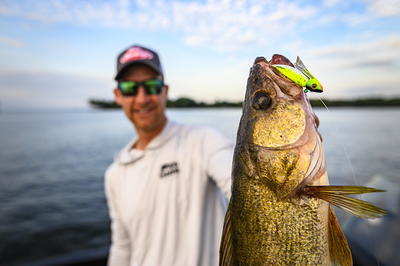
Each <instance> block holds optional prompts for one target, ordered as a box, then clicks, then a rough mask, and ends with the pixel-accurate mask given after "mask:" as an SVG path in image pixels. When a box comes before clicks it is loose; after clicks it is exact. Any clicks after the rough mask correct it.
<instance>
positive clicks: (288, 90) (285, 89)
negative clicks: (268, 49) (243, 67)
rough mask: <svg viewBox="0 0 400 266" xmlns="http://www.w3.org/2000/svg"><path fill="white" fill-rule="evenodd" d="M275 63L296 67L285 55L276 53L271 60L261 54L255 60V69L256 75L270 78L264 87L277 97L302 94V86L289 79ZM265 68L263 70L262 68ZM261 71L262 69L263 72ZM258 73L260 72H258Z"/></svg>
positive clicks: (285, 97)
mask: <svg viewBox="0 0 400 266" xmlns="http://www.w3.org/2000/svg"><path fill="white" fill-rule="evenodd" d="M274 65H287V66H291V67H294V65H293V63H292V62H291V61H290V60H289V59H288V58H286V57H285V56H283V55H280V54H274V55H272V58H271V60H269V61H268V60H267V59H266V58H265V57H262V56H259V57H257V58H256V59H255V60H254V64H253V69H254V70H256V71H255V73H254V74H255V75H264V76H265V77H266V79H268V80H270V82H268V84H269V85H266V84H265V85H264V86H263V87H264V89H266V90H267V91H270V94H271V97H272V98H275V99H285V100H287V99H288V98H291V97H298V96H300V95H301V92H302V88H301V87H299V86H298V85H297V84H295V83H294V82H293V81H291V80H289V79H288V78H287V77H286V76H284V75H283V74H282V73H281V72H279V70H277V69H276V68H275V67H274ZM261 69H263V70H261ZM259 71H262V72H263V73H262V74H261V73H260V72H259ZM257 73H258V74H257Z"/></svg>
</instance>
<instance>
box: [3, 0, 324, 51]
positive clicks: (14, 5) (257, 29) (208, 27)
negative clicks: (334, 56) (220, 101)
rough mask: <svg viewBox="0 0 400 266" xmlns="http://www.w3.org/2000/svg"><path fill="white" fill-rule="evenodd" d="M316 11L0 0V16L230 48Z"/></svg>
mask: <svg viewBox="0 0 400 266" xmlns="http://www.w3.org/2000/svg"><path fill="white" fill-rule="evenodd" d="M317 11H318V9H317V8H316V7H314V6H311V5H305V4H304V2H301V1H298V2H297V1H278V2H276V1H253V0H248V1H228V0H225V1H216V0H209V1H207V2H187V1H178V0H176V1H171V2H167V1H162V0H154V1H144V0H140V1H135V2H131V1H126V0H124V1H119V2H117V3H110V2H103V1H84V2H83V1H70V0H57V1H55V0H53V1H29V0H26V1H3V2H2V3H1V4H0V15H3V16H12V17H20V18H24V19H30V20H35V21H40V22H42V23H70V24H79V25H85V26H96V27H97V26H103V27H117V28H133V29H145V30H172V31H175V32H179V33H182V34H183V40H184V42H185V43H187V44H189V45H193V46H208V47H213V48H216V49H219V50H235V49H239V48H241V47H245V46H246V45H248V44H250V43H254V44H265V43H268V42H270V41H271V39H272V38H270V36H284V35H285V34H287V33H289V32H290V31H291V30H293V29H294V28H299V25H302V24H303V23H306V22H307V21H309V18H310V17H312V16H313V15H315V14H316V13H317Z"/></svg>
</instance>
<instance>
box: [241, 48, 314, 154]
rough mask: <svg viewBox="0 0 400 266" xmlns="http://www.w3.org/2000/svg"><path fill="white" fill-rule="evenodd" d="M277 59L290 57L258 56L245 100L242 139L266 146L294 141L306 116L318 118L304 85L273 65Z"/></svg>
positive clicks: (281, 60) (276, 146)
mask: <svg viewBox="0 0 400 266" xmlns="http://www.w3.org/2000/svg"><path fill="white" fill-rule="evenodd" d="M274 60H279V61H280V62H286V61H289V60H288V59H286V58H285V57H283V56H281V55H274V56H273V59H272V60H271V62H268V61H267V60H266V59H265V58H263V57H258V58H257V59H256V60H255V62H254V65H253V66H252V67H251V70H250V75H249V78H248V81H247V89H246V96H245V100H244V104H243V117H242V120H244V121H247V123H246V124H247V125H246V126H244V127H245V128H246V132H243V134H242V135H244V136H245V139H243V140H244V141H246V142H248V143H251V144H254V145H257V146H260V147H265V148H282V147H286V146H290V145H293V144H294V143H295V142H296V141H297V140H299V139H300V138H301V137H302V136H303V134H304V132H305V130H306V124H307V123H306V122H307V118H308V117H311V119H312V120H314V119H315V116H314V113H313V112H312V109H311V106H310V103H309V101H308V99H307V96H306V94H305V93H304V91H303V88H302V87H301V86H299V85H296V84H295V83H293V82H292V81H291V80H289V79H287V78H286V77H285V76H284V75H283V74H282V73H280V72H279V71H278V70H277V69H276V68H275V67H273V64H275V62H274ZM289 62H290V61H289Z"/></svg>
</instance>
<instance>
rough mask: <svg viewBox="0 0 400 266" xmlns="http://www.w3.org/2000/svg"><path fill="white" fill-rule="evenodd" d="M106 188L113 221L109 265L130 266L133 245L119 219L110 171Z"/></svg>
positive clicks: (106, 178)
mask: <svg viewBox="0 0 400 266" xmlns="http://www.w3.org/2000/svg"><path fill="white" fill-rule="evenodd" d="M104 187H105V194H106V199H107V205H108V209H109V215H110V219H111V248H110V253H109V255H108V265H109V266H125V265H126V266H128V265H129V263H130V252H131V251H130V249H131V245H130V240H129V235H128V232H127V231H126V229H125V227H124V225H123V224H122V222H121V220H120V218H119V214H118V211H117V208H116V205H115V196H114V195H113V191H112V188H111V176H110V174H109V171H107V172H106V176H105V186H104Z"/></svg>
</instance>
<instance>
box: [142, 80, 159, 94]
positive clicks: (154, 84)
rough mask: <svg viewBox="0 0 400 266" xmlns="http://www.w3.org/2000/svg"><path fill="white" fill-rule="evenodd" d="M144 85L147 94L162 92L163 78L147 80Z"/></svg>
mask: <svg viewBox="0 0 400 266" xmlns="http://www.w3.org/2000/svg"><path fill="white" fill-rule="evenodd" d="M144 85H145V86H144V87H145V89H146V93H147V94H160V92H161V89H162V86H163V83H162V81H161V80H158V79H154V80H148V81H145V83H144Z"/></svg>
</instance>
